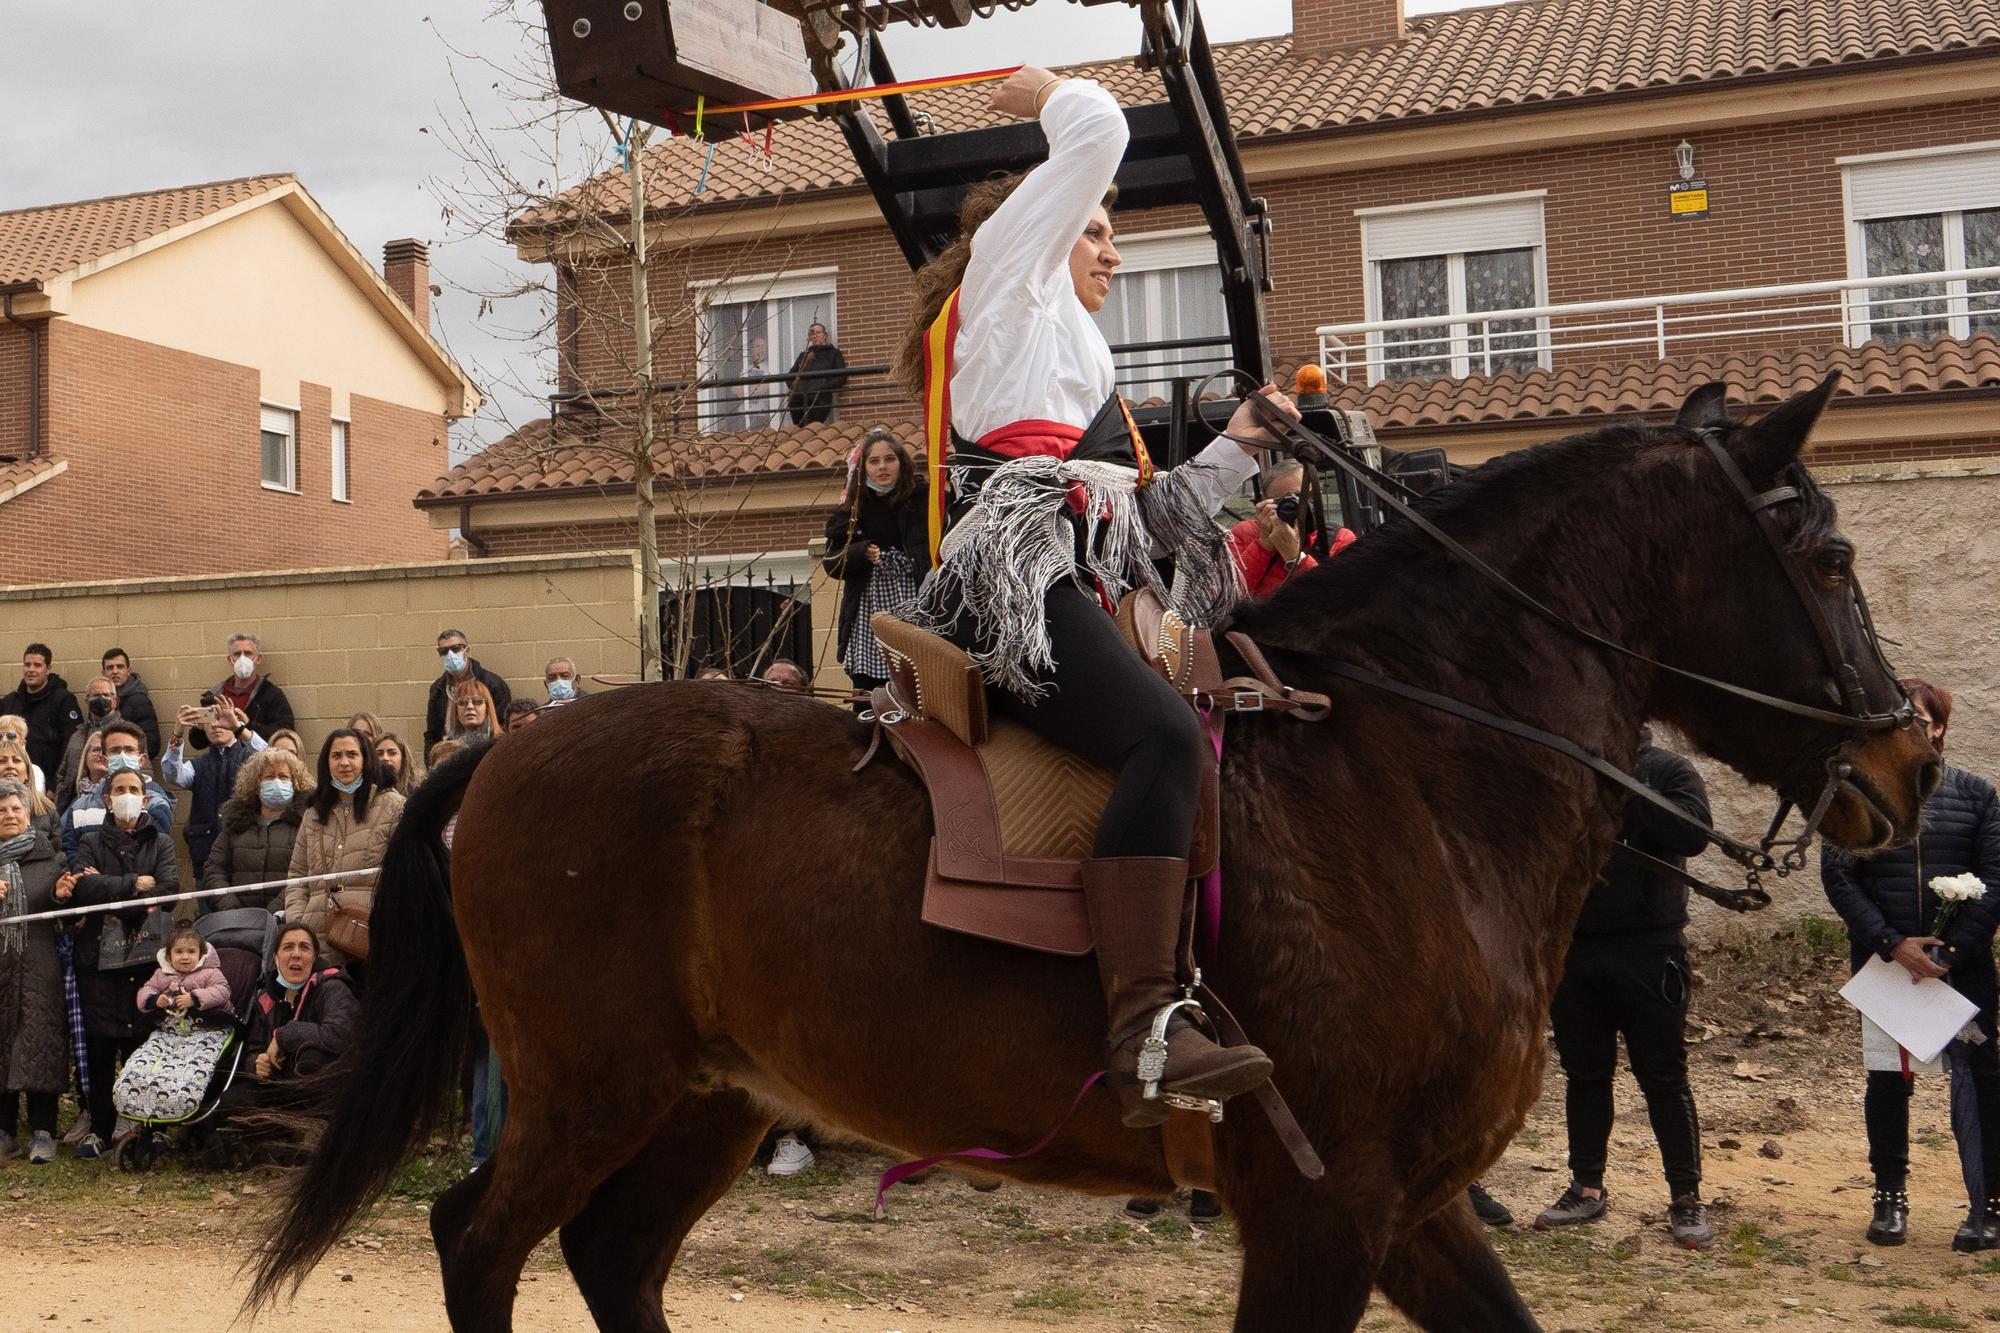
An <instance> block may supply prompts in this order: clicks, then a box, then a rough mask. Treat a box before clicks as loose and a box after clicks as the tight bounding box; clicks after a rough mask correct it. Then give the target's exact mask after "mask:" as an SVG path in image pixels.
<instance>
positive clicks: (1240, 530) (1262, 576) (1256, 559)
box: [1229, 518, 1354, 601]
mask: <svg viewBox="0 0 2000 1333" xmlns="http://www.w3.org/2000/svg"><path fill="white" fill-rule="evenodd" d="M1353 542H1354V534H1353V533H1352V532H1350V531H1348V530H1347V529H1346V528H1342V529H1341V530H1340V531H1339V532H1336V533H1335V534H1334V536H1333V554H1335V555H1339V554H1340V553H1341V552H1342V551H1344V550H1346V549H1347V548H1348V547H1349V546H1350V545H1352V544H1353ZM1229 554H1230V555H1231V556H1232V557H1234V559H1235V561H1236V568H1237V570H1238V572H1240V573H1241V574H1242V575H1243V587H1244V590H1245V591H1246V592H1248V593H1249V594H1250V596H1252V597H1253V598H1256V599H1258V600H1259V601H1261V600H1263V599H1264V598H1266V597H1269V596H1270V595H1271V594H1272V593H1274V592H1276V591H1277V590H1278V589H1279V588H1280V587H1282V586H1284V582H1285V580H1286V579H1288V578H1290V577H1291V576H1292V574H1293V573H1299V574H1303V573H1305V572H1306V571H1307V570H1308V569H1317V568H1319V561H1317V560H1315V559H1313V558H1312V557H1311V556H1309V555H1305V554H1301V555H1300V556H1299V563H1298V567H1297V568H1296V569H1295V570H1287V569H1286V568H1285V562H1284V561H1283V560H1281V559H1279V558H1278V553H1277V552H1276V551H1270V550H1266V549H1265V547H1264V544H1263V543H1262V542H1260V541H1258V540H1257V520H1256V519H1254V518H1246V519H1244V520H1243V521H1242V522H1241V523H1238V524H1237V525H1236V526H1235V527H1233V528H1231V529H1230V530H1229Z"/></svg>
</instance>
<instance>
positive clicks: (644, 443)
mask: <svg viewBox="0 0 2000 1333" xmlns="http://www.w3.org/2000/svg"><path fill="white" fill-rule="evenodd" d="M604 122H605V124H607V125H609V126H610V127H611V133H612V136H613V137H614V138H615V139H616V140H617V141H618V146H619V150H620V152H621V154H622V155H623V156H624V158H625V175H626V177H627V181H628V183H629V184H630V186H631V201H630V212H631V221H632V239H631V242H630V250H631V256H632V354H633V361H634V363H635V365H634V374H635V376H636V378H637V384H636V386H635V387H636V389H637V390H638V399H639V443H638V447H637V448H635V449H634V450H633V451H632V492H633V494H634V495H635V496H636V497H637V498H638V505H637V514H636V517H637V519H638V523H639V678H640V679H641V680H660V679H662V677H663V673H662V670H661V666H660V594H661V593H662V592H663V591H664V590H665V586H666V585H665V582H664V580H663V579H662V577H661V575H660V530H659V525H658V517H657V511H656V510H655V508H654V504H653V307H652V302H651V300H650V297H649V293H648V290H647V285H646V172H645V165H644V163H643V162H642V160H641V159H642V158H643V157H644V156H645V149H646V141H647V140H648V139H649V138H651V137H652V128H651V127H650V126H641V125H640V124H638V122H636V121H627V122H626V123H625V129H624V131H623V132H622V133H621V132H620V131H619V128H618V123H617V122H616V121H615V120H613V119H612V118H611V117H610V116H609V115H608V114H607V115H605V117H604Z"/></svg>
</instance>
